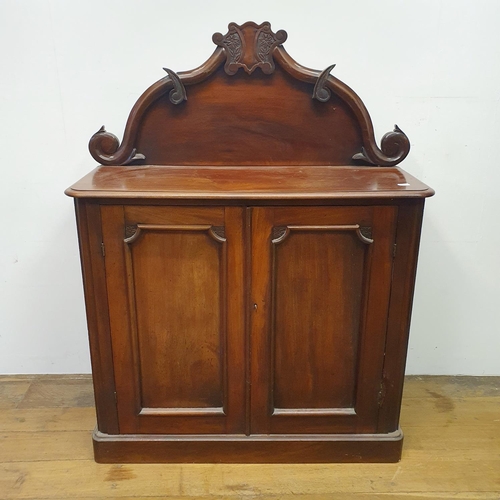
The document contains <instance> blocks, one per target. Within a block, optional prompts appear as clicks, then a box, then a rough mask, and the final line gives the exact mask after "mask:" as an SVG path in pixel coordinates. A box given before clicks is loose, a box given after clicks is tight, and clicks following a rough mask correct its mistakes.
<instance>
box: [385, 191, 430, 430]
mask: <svg viewBox="0 0 500 500" xmlns="http://www.w3.org/2000/svg"><path fill="white" fill-rule="evenodd" d="M423 210H424V201H423V200H416V201H415V202H409V203H408V204H405V205H402V206H400V207H399V210H398V222H397V234H396V255H395V259H394V270H393V280H392V289H391V298H390V306H389V318H388V327H387V338H386V348H385V360H384V370H383V384H384V388H385V396H384V400H383V404H382V406H381V408H380V411H379V425H378V431H379V432H391V431H394V430H396V429H397V428H398V425H399V414H400V411H401V398H402V394H403V382H404V371H405V365H406V355H407V349H408V336H409V331H410V319H411V308H412V302H413V291H414V286H415V276H416V272H417V258H418V247H419V243H420V231H421V227H422V216H423Z"/></svg>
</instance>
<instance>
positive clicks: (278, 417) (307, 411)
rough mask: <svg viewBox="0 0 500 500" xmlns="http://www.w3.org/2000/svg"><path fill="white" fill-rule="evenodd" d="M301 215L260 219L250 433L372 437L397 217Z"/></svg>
mask: <svg viewBox="0 0 500 500" xmlns="http://www.w3.org/2000/svg"><path fill="white" fill-rule="evenodd" d="M298 210H299V209H296V208H275V209H273V208H255V209H253V217H252V238H253V239H252V259H253V261H252V300H253V311H252V320H251V346H252V349H251V351H252V360H251V362H252V371H251V373H252V386H251V387H252V396H251V401H252V432H254V433H336V432H339V433H343V432H375V431H376V426H377V413H378V403H377V396H378V392H379V388H380V382H381V375H382V364H383V353H384V342H385V333H386V325H387V317H386V316H387V307H388V299H389V292H390V279H391V269H392V248H393V243H394V227H395V217H396V210H397V209H396V208H393V207H328V208H313V209H309V208H302V209H301V210H300V212H299V211H298ZM288 221H290V222H288Z"/></svg>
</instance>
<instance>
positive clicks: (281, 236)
mask: <svg viewBox="0 0 500 500" xmlns="http://www.w3.org/2000/svg"><path fill="white" fill-rule="evenodd" d="M294 230H295V231H356V235H357V236H358V238H359V240H360V241H361V242H363V243H366V244H367V245H369V244H370V243H373V239H372V228H371V227H369V226H360V225H359V224H343V225H334V226H275V227H273V231H272V236H271V241H272V243H274V244H275V245H276V244H278V243H282V242H283V241H285V239H286V238H287V237H288V235H289V234H290V231H294Z"/></svg>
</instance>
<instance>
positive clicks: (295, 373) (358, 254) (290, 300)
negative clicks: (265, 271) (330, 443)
mask: <svg viewBox="0 0 500 500" xmlns="http://www.w3.org/2000/svg"><path fill="white" fill-rule="evenodd" d="M366 248H367V246H366V245H365V244H363V243H362V242H361V241H360V240H359V238H358V236H357V235H356V233H355V232H354V231H345V230H344V231H342V230H333V229H332V230H309V231H305V230H301V229H300V226H298V228H297V230H294V231H291V232H290V235H289V236H288V237H287V238H286V240H285V241H283V242H282V243H279V244H275V245H274V259H273V260H274V266H273V267H274V270H273V281H274V286H273V289H274V294H273V295H274V299H273V303H274V304H273V311H274V328H273V330H274V364H275V366H274V370H272V373H273V374H274V391H273V395H274V401H273V406H274V408H275V409H279V408H304V409H305V408H325V409H326V408H353V407H354V403H355V401H354V392H355V380H356V359H357V344H358V333H359V320H360V315H361V312H360V307H361V298H362V289H363V268H364V265H363V263H364V258H365V251H366Z"/></svg>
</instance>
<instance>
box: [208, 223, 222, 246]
mask: <svg viewBox="0 0 500 500" xmlns="http://www.w3.org/2000/svg"><path fill="white" fill-rule="evenodd" d="M208 232H209V234H210V236H211V237H212V238H213V239H214V240H215V241H218V242H219V243H223V242H224V241H226V228H225V227H224V226H212V227H211V228H210V229H209V231H208Z"/></svg>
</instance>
